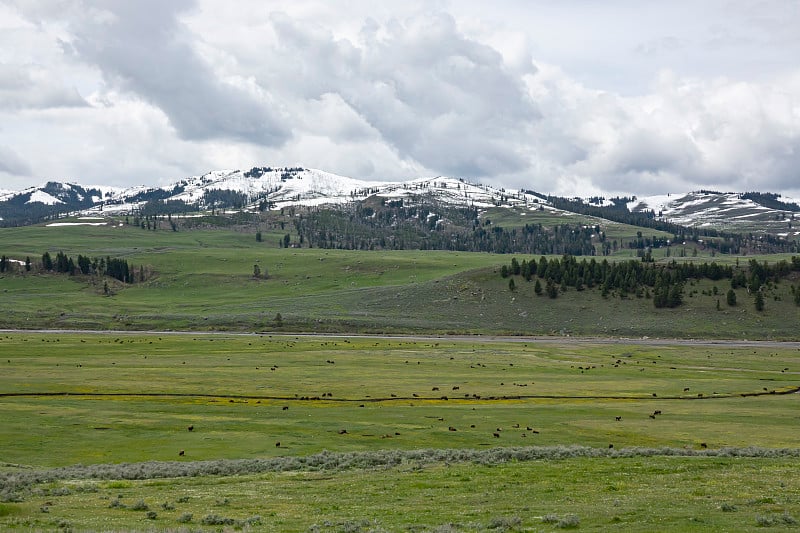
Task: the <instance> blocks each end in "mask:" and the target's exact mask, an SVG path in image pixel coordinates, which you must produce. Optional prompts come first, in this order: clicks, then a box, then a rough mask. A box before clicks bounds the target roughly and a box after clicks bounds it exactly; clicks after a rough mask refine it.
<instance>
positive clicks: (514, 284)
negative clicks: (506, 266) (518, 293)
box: [508, 278, 517, 292]
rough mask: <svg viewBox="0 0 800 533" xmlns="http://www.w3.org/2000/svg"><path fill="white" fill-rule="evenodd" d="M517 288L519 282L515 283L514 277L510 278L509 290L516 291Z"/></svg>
mask: <svg viewBox="0 0 800 533" xmlns="http://www.w3.org/2000/svg"><path fill="white" fill-rule="evenodd" d="M516 289H517V284H516V283H514V278H508V290H510V291H511V292H514V291H515V290H516Z"/></svg>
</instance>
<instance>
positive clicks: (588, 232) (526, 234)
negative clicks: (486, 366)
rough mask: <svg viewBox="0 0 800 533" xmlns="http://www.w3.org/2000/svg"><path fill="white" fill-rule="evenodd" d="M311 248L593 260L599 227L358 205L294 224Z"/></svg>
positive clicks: (447, 209) (395, 204)
mask: <svg viewBox="0 0 800 533" xmlns="http://www.w3.org/2000/svg"><path fill="white" fill-rule="evenodd" d="M294 224H295V229H296V231H297V233H298V235H299V236H300V237H301V239H303V241H304V242H307V243H308V245H309V246H311V247H317V248H338V249H346V250H376V249H378V250H381V249H383V250H407V249H417V250H450V251H464V252H491V253H527V254H548V255H549V254H570V255H594V253H595V247H594V244H593V242H592V238H593V236H596V235H597V234H598V232H599V228H593V227H583V226H571V225H567V224H564V225H560V226H556V227H553V228H547V227H544V226H542V225H541V224H526V225H525V226H523V227H520V228H504V227H502V226H499V225H493V224H492V223H491V221H490V220H484V221H483V222H481V221H480V220H479V219H478V210H477V209H476V208H474V207H467V208H457V207H451V206H443V205H442V206H437V205H431V204H425V203H420V204H417V203H415V204H413V205H407V204H406V202H404V201H403V200H395V201H387V200H383V201H381V202H380V204H377V202H376V205H374V206H369V205H365V204H364V203H363V202H358V203H354V204H353V205H352V206H350V208H349V209H348V210H346V211H341V210H331V209H311V210H308V211H307V212H305V213H303V214H302V215H300V216H299V217H296V218H295V219H294Z"/></svg>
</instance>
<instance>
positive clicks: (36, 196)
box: [25, 190, 64, 205]
mask: <svg viewBox="0 0 800 533" xmlns="http://www.w3.org/2000/svg"><path fill="white" fill-rule="evenodd" d="M34 202H39V203H42V204H45V205H55V204H63V203H64V202H62V201H61V200H59V199H58V198H56V197H55V196H53V195H52V194H48V193H46V192H44V191H40V190H36V191H34V192H32V193H31V197H30V199H29V200H28V201H27V202H25V203H26V204H32V203H34Z"/></svg>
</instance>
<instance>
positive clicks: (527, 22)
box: [0, 0, 800, 196]
mask: <svg viewBox="0 0 800 533" xmlns="http://www.w3.org/2000/svg"><path fill="white" fill-rule="evenodd" d="M578 4H579V5H577V6H575V5H569V6H565V5H562V4H559V3H552V2H541V3H537V9H535V10H533V9H530V8H529V6H528V5H527V4H524V3H508V4H504V5H500V6H499V7H498V8H497V9H494V10H492V11H491V12H487V10H486V9H485V5H484V4H483V3H479V2H471V1H469V0H464V1H463V2H462V1H459V2H452V3H448V2H436V3H431V2H424V1H419V2H418V1H414V0H411V1H409V2H403V3H402V5H399V4H397V3H389V2H368V1H366V0H354V1H353V2H348V4H347V5H346V6H345V5H342V4H337V5H333V4H331V3H329V2H321V1H320V0H291V1H284V0H275V1H273V2H268V3H264V2H260V1H258V0H241V2H238V3H237V9H229V8H228V7H227V4H226V3H225V2H222V1H219V0H196V1H195V0H176V1H174V2H159V1H156V0H143V1H141V2H138V1H137V2H128V1H123V0H104V1H99V0H98V1H93V0H25V1H20V2H17V3H16V4H11V3H6V4H5V5H0V30H2V31H0V145H3V146H6V147H8V148H7V150H9V149H10V150H12V151H13V152H12V153H13V154H16V155H17V158H16V160H17V165H16V167H17V168H27V170H28V171H30V173H31V174H35V175H38V176H44V175H46V176H48V177H56V176H64V177H68V178H70V179H76V180H79V181H88V180H91V181H95V182H110V181H114V182H116V183H118V184H121V183H124V182H126V181H128V182H129V183H153V182H163V181H164V180H166V179H175V178H180V177H183V176H185V175H187V174H197V173H202V172H204V171H207V170H211V169H214V168H246V167H248V166H253V165H273V166H277V165H284V164H285V165H293V166H294V165H301V166H312V167H317V168H323V169H326V170H330V171H332V172H337V173H341V174H345V175H351V176H353V177H357V178H364V179H392V180H397V179H406V178H412V177H417V176H420V175H437V174H446V175H453V176H457V177H464V178H468V179H473V180H476V181H484V182H490V183H493V184H496V185H500V186H505V187H524V188H527V189H534V190H538V191H541V192H547V193H556V194H565V195H569V196H573V195H575V194H584V193H586V194H597V193H603V192H607V193H612V194H614V193H625V194H637V195H643V194H650V193H653V194H655V193H663V192H678V191H682V190H683V191H685V190H691V189H698V188H717V189H724V190H745V189H748V190H752V189H762V190H765V189H770V190H775V191H776V192H780V191H797V192H799V193H800V191H798V189H800V185H798V180H797V172H796V169H797V168H798V167H799V166H798V163H800V161H798V158H800V156H799V155H798V154H800V69H798V67H797V64H796V59H795V58H796V56H797V54H796V53H795V52H800V37H797V32H794V33H792V30H793V29H794V28H795V27H796V24H794V22H796V21H797V17H798V16H799V15H798V13H800V12H792V13H788V14H786V15H785V16H784V14H783V12H784V11H785V10H782V9H781V6H782V5H783V4H782V3H781V2H780V1H777V0H767V1H765V2H764V3H763V4H759V5H760V6H762V7H759V8H758V9H756V11H755V12H754V11H753V9H754V8H753V7H752V6H751V5H750V4H749V3H747V2H744V1H739V0H732V1H729V0H709V2H708V3H704V4H703V5H702V6H700V7H698V6H696V5H695V3H690V2H688V1H684V0H679V1H678V2H676V3H667V4H664V5H661V4H659V5H658V6H655V5H653V6H650V7H649V8H648V9H644V8H641V9H640V8H638V7H637V6H638V4H637V5H636V6H634V5H633V4H631V3H629V2H621V3H620V2H611V3H606V4H604V5H603V6H602V7H599V6H597V5H594V4H592V3H585V2H580V3H578ZM728 5H730V9H728V8H726V7H725V6H728ZM15 6H16V7H15ZM573 11H577V13H576V14H575V16H572V12H573ZM795 11H796V10H795ZM20 14H22V15H24V16H20ZM756 14H758V15H759V16H758V17H757V18H753V17H754V16H755V15H756ZM751 19H752V20H755V21H756V23H755V24H749V22H748V21H750V20H751ZM628 27H630V28H632V29H631V31H630V32H627V30H626V31H621V30H620V28H628ZM726 35H727V36H729V37H730V39H728V40H725V39H722V40H721V39H720V37H724V36H726ZM723 41H724V42H723ZM587 42H590V43H592V45H591V47H589V48H587V46H586V43H587ZM12 159H13V158H10V159H8V160H9V161H10V160H12ZM20 162H22V163H24V162H27V164H28V166H27V167H25V166H24V164H23V165H22V166H20V164H19V163H20Z"/></svg>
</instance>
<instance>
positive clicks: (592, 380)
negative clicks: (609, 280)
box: [0, 332, 800, 531]
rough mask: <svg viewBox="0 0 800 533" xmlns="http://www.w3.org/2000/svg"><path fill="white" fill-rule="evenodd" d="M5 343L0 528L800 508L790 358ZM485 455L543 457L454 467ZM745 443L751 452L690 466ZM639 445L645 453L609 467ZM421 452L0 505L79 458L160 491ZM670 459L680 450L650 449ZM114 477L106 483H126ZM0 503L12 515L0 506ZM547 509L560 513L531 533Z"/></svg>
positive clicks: (63, 487) (532, 522) (590, 517)
mask: <svg viewBox="0 0 800 533" xmlns="http://www.w3.org/2000/svg"><path fill="white" fill-rule="evenodd" d="M1 339H2V340H0V350H2V353H3V355H4V360H3V361H0V363H2V364H3V367H4V368H3V372H2V374H0V394H2V398H1V399H0V418H1V419H2V420H3V433H2V435H3V438H2V439H0V459H1V460H2V461H4V463H5V467H4V468H2V470H3V471H4V473H5V474H6V483H5V484H4V485H5V486H6V493H5V494H6V496H7V497H6V499H7V500H10V501H7V502H6V503H3V504H2V507H1V508H0V526H2V527H3V528H9V529H11V528H18V529H28V528H45V529H47V528H53V529H57V528H58V526H59V524H62V525H64V524H67V525H69V526H71V527H73V528H76V529H78V530H94V529H101V525H103V528H111V529H125V530H127V529H141V530H148V529H169V528H178V527H181V524H180V523H179V522H177V520H178V518H179V517H181V516H182V515H185V514H186V513H191V514H192V516H193V518H192V521H191V522H189V523H188V524H184V525H187V526H191V527H200V528H202V527H207V528H210V529H214V527H222V526H219V525H218V526H213V525H209V524H206V525H205V526H204V524H203V523H202V519H203V518H206V517H208V516H210V515H216V517H217V518H227V519H230V520H232V522H231V523H230V524H229V526H231V524H232V525H233V526H236V525H237V524H238V526H241V527H249V528H251V529H256V530H261V529H263V530H274V531H307V530H309V528H312V526H314V525H316V526H319V528H318V530H319V531H367V530H370V528H372V529H373V530H381V529H380V528H383V530H389V531H396V530H409V529H413V528H417V530H421V531H424V530H426V529H425V528H424V527H423V526H425V527H427V528H428V529H427V530H434V529H435V528H439V530H446V529H441V528H442V527H451V529H449V530H448V531H482V530H487V529H490V526H492V525H495V526H496V527H494V528H491V529H496V528H497V527H506V528H507V530H513V529H515V528H516V529H531V528H532V529H545V530H548V529H556V528H557V525H558V520H560V521H562V522H563V523H562V525H569V523H570V522H569V521H570V520H574V519H573V518H570V517H569V515H576V516H577V517H578V518H579V521H580V527H581V528H582V529H600V530H603V529H607V528H612V529H617V528H618V529H622V530H626V531H632V530H639V531H648V530H653V528H654V527H655V528H657V529H659V530H690V529H691V530H697V529H698V528H699V529H701V530H702V529H705V530H708V531H712V530H719V528H722V529H725V528H730V527H734V526H735V527H734V529H737V530H742V529H748V528H750V527H752V528H755V527H757V526H758V521H759V520H760V521H762V522H765V521H766V522H768V521H770V520H774V521H775V524H780V525H781V526H786V525H790V524H787V523H786V522H785V521H788V520H790V519H792V517H793V516H797V515H798V514H799V513H800V500H798V490H799V489H798V484H797V481H796V480H797V479H798V477H797V476H796V473H797V471H796V468H797V459H796V458H793V457H790V458H775V457H773V458H770V457H768V456H769V455H770V453H769V450H774V449H778V448H792V449H793V448H797V437H796V420H797V415H796V413H797V399H798V395H797V394H794V393H789V394H784V393H787V392H792V391H795V390H797V387H798V386H800V377H798V376H800V374H798V369H797V368H795V363H796V361H797V355H798V348H797V347H796V346H794V345H789V346H782V345H777V344H776V345H769V346H758V345H741V346H739V345H717V344H707V345H697V346H693V345H692V344H690V343H684V344H673V345H663V344H657V345H655V344H642V343H640V344H628V343H605V342H589V341H580V342H566V341H562V342H554V341H536V342H535V341H532V340H531V341H523V340H516V341H515V340H507V341H487V340H482V339H436V338H427V339H426V338H387V339H382V338H364V337H303V336H296V335H288V336H279V335H271V336H270V335H230V334H199V333H195V334H191V333H190V334H151V335H142V334H122V333H115V334H91V333H85V334H76V333H69V334H68V333H33V332H31V333H8V334H4V335H3V336H2V337H1ZM445 397H446V398H447V399H445ZM657 411H658V412H659V414H655V413H656V412H657ZM616 417H620V419H619V420H617V418H616ZM189 426H192V430H191V431H189V429H188V428H189ZM495 434H496V435H497V436H494V435H495ZM575 444H579V445H581V446H587V447H588V448H587V449H588V450H609V445H613V446H614V447H613V450H612V451H615V450H620V454H621V455H620V456H605V455H604V454H600V457H591V458H588V457H581V454H580V453H578V454H574V453H573V452H571V451H569V448H568V446H570V445H575ZM498 446H499V447H503V448H500V449H506V447H512V448H518V449H525V448H524V447H529V446H535V447H544V448H542V449H544V450H548V449H550V450H555V451H554V452H553V453H552V454H551V455H552V457H551V458H550V459H547V460H534V461H513V460H512V461H511V462H508V461H501V462H499V463H496V464H493V465H488V464H484V463H483V462H482V461H475V460H467V461H466V462H463V461H464V459H463V457H461V456H460V455H459V454H458V453H457V452H456V450H463V451H464V453H466V454H467V456H469V454H475V453H478V454H480V453H489V454H491V453H494V452H493V450H495V449H497V447H498ZM565 446H567V448H565ZM752 446H756V447H762V448H765V449H767V450H766V452H765V453H763V454H762V453H761V452H757V453H755V455H756V456H755V457H737V458H732V457H715V456H713V455H711V456H706V455H704V454H706V453H716V451H717V450H725V449H727V448H728V447H735V448H737V449H748V447H752ZM641 448H647V449H653V450H662V451H661V452H656V455H657V456H640V455H637V454H636V453H633V454H631V455H626V454H625V453H624V452H623V450H636V449H641ZM421 449H422V450H425V449H427V450H440V452H436V453H438V454H439V459H438V460H436V461H431V462H426V461H421V462H420V461H415V460H413V459H408V458H406V459H405V460H403V461H401V463H400V464H394V463H389V464H385V465H383V466H381V465H380V464H378V465H374V464H373V465H372V466H370V467H367V466H365V465H370V464H371V463H370V462H369V461H367V460H365V461H364V464H361V463H360V462H359V461H361V460H360V459H359V457H360V456H358V455H355V456H352V457H351V458H349V459H346V460H345V461H343V462H344V463H345V464H346V465H347V464H349V465H350V466H342V465H341V464H340V465H339V466H338V467H336V468H332V469H330V471H328V470H327V469H325V468H322V471H320V470H319V468H301V469H299V470H295V471H292V472H280V471H277V472H261V473H252V472H251V473H248V471H247V469H246V468H245V469H244V471H242V472H241V473H240V475H236V476H233V477H231V476H227V475H226V476H210V477H209V476H200V477H191V478H181V477H178V478H174V479H173V478H168V479H159V480H139V481H136V480H133V479H131V480H125V481H117V480H115V479H107V480H103V479H102V477H101V479H93V477H94V476H95V475H96V474H86V475H77V474H73V475H71V476H68V477H67V479H62V480H58V479H54V480H52V481H46V479H47V477H46V476H43V477H42V479H44V480H45V481H43V482H41V483H33V484H32V485H30V486H26V487H25V489H24V490H21V491H18V492H13V491H12V492H11V493H9V492H8V487H13V483H12V482H11V481H9V479H10V480H13V479H14V476H22V475H24V474H25V473H26V472H29V471H37V470H42V469H48V468H57V467H64V466H69V465H75V464H88V465H91V464H100V463H104V464H117V463H128V462H134V463H138V462H152V461H158V462H160V463H155V464H161V465H164V466H161V467H157V468H158V469H159V470H160V472H161V473H160V474H159V475H158V476H157V477H163V476H165V475H166V476H170V474H169V472H171V470H170V469H171V468H178V467H180V465H188V466H190V465H192V464H194V463H193V462H194V461H219V460H221V459H229V460H234V459H241V458H261V459H271V460H275V461H283V460H288V458H291V457H296V458H307V457H310V456H314V454H320V453H328V452H326V450H328V451H331V452H336V453H343V452H352V453H355V454H358V453H365V454H369V453H378V454H380V453H392V451H393V450H394V451H395V452H397V453H406V452H412V451H414V450H421ZM537 449H538V448H537ZM666 449H669V450H673V451H672V452H669V454H670V455H672V454H677V455H679V456H678V457H663V456H660V455H662V454H663V453H666V452H663V450H666ZM447 450H451V451H450V452H448V451H447ZM480 450H484V452H481V451H480ZM181 451H182V452H183V454H182V455H179V452H181ZM548 453H550V452H542V454H543V455H544V456H545V458H546V457H548ZM593 453H594V452H593ZM695 454H697V455H695ZM680 455H687V456H680ZM760 455H764V457H762V456H760ZM420 457H425V454H424V453H423V454H421V455H420ZM447 457H452V458H453V459H452V460H445V459H446V458H447ZM556 457H558V459H555V458H556ZM323 462H324V461H323ZM487 462H491V461H487ZM350 463H352V464H350ZM144 464H148V463H144ZM170 465H174V466H170ZM120 468H125V467H120ZM45 471H46V470H45ZM87 471H91V467H88V470H87ZM130 472H132V473H133V474H126V475H123V476H121V477H127V476H131V475H132V476H133V477H137V476H138V475H140V474H136V472H140V469H138V468H137V467H135V466H132V467H131V469H130ZM8 476H11V477H10V478H9V477H8ZM643 487H645V488H646V490H642V488H643ZM17 493H19V494H20V495H21V497H19V498H16V499H21V500H23V501H20V502H14V501H13V500H14V499H15V498H14V497H8V495H9V494H17ZM117 500H119V501H118V502H117V503H114V502H115V501H117ZM139 500H144V502H145V504H146V505H147V507H148V509H147V510H145V509H143V508H142V506H141V505H139V506H137V505H136V503H137V502H138V501H139ZM179 500H180V503H179ZM48 502H49V503H48ZM164 503H166V504H167V505H166V506H162V505H161V504H164ZM723 506H724V507H725V509H726V510H723ZM132 507H136V508H139V510H138V511H137V510H133V509H131V508H132ZM42 508H46V509H47V511H48V512H42V510H41V509H42ZM734 508H735V511H734ZM147 512H154V513H155V514H156V516H155V518H152V516H151V518H147V515H146V513H147ZM784 512H786V513H789V514H787V515H784ZM551 515H552V516H551ZM256 516H258V517H260V518H258V519H256ZM548 516H549V517H550V518H553V516H557V517H558V518H557V519H556V518H554V520H555V522H554V523H552V524H547V523H544V522H543V518H544V517H548ZM743 517H746V518H743ZM185 518H186V517H185V516H184V519H185ZM213 518H214V517H213V516H212V518H211V519H209V520H210V521H213ZM247 520H251V522H250V523H249V525H248V523H247ZM256 520H258V523H256ZM742 520H744V522H742ZM62 521H63V523H62ZM235 521H238V522H235ZM326 524H327V525H326ZM453 524H455V525H453ZM737 524H738V525H737ZM223 526H224V524H223ZM231 527H232V526H231ZM359 528H360V529H359Z"/></svg>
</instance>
